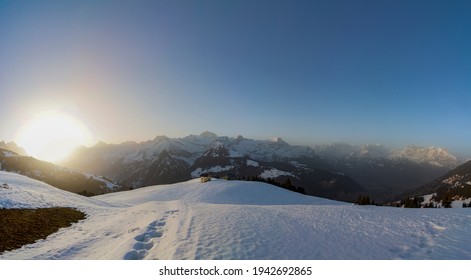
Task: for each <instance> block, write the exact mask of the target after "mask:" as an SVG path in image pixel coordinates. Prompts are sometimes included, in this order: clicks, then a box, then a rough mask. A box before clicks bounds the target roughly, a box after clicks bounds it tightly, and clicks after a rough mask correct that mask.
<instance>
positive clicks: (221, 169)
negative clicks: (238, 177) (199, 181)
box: [191, 165, 234, 178]
mask: <svg viewBox="0 0 471 280" xmlns="http://www.w3.org/2000/svg"><path fill="white" fill-rule="evenodd" d="M233 168H234V166H231V165H227V166H224V167H222V166H219V165H216V166H212V167H210V168H205V169H202V168H201V167H198V168H196V169H195V170H193V172H191V177H193V178H196V177H199V176H200V175H201V174H204V173H209V172H213V173H218V172H224V171H229V170H231V169H233Z"/></svg>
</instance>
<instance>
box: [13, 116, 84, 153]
mask: <svg viewBox="0 0 471 280" xmlns="http://www.w3.org/2000/svg"><path fill="white" fill-rule="evenodd" d="M16 138H17V142H18V144H19V145H20V146H21V147H23V148H24V149H25V150H26V152H27V153H28V154H29V155H31V156H33V157H35V158H38V159H41V160H46V161H51V162H58V161H60V160H62V159H64V158H65V157H67V156H68V155H69V154H70V153H71V152H72V151H73V150H74V149H75V148H76V147H78V146H80V145H88V144H90V142H91V141H92V138H93V137H92V134H91V132H90V130H89V129H88V128H87V127H86V126H85V125H84V124H82V123H81V122H80V121H78V120H77V119H75V118H73V117H72V116H70V115H67V114H64V113H61V112H57V111H50V112H43V113H41V114H38V115H36V116H34V117H33V118H32V119H31V120H30V121H28V122H27V123H26V124H25V125H24V126H23V127H21V130H20V131H19V133H18V135H17V137H16Z"/></svg>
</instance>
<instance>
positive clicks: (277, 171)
mask: <svg viewBox="0 0 471 280" xmlns="http://www.w3.org/2000/svg"><path fill="white" fill-rule="evenodd" d="M63 164H64V165H65V166H67V167H70V168H74V169H78V170H83V171H85V172H89V173H93V174H101V175H104V176H106V177H108V178H111V179H112V180H114V181H116V182H119V183H120V184H121V185H123V186H127V187H132V188H138V187H143V186H148V185H156V184H168V183H176V182H181V181H184V180H188V179H191V178H195V177H198V176H200V175H201V174H206V173H207V174H210V175H212V176H216V177H223V176H224V177H228V178H235V179H250V178H253V177H258V178H262V179H271V180H275V181H278V182H280V183H282V182H284V181H286V180H287V179H289V180H290V183H291V184H293V185H295V186H297V187H299V188H302V189H303V191H304V192H305V193H306V194H309V195H316V196H321V197H326V198H331V199H339V200H346V201H353V200H355V199H356V198H357V197H358V195H360V194H370V195H371V196H372V197H374V198H375V199H377V200H379V201H386V200H391V199H395V198H397V197H400V196H401V194H402V193H404V192H406V191H409V190H411V189H413V188H416V187H417V186H420V185H423V184H425V183H427V182H429V181H431V180H433V179H435V178H438V177H439V176H442V175H443V174H445V173H446V172H448V171H449V170H451V169H452V168H454V167H456V166H458V165H459V164H460V161H459V160H458V159H457V158H456V157H455V156H454V155H452V154H450V153H449V152H448V151H447V150H445V149H443V148H437V147H428V148H424V147H419V146H408V147H406V148H405V149H403V150H399V151H395V150H391V149H388V148H386V147H384V146H382V145H363V146H355V145H349V144H331V145H323V146H314V147H307V146H296V145H290V144H288V143H286V142H285V141H284V140H283V139H281V138H279V137H277V138H274V139H271V140H252V139H247V138H244V137H242V136H237V137H227V136H217V135H216V134H214V133H211V132H203V133H201V134H200V135H190V136H186V137H183V138H169V137H166V136H157V137H156V138H155V139H153V140H149V141H145V142H141V143H136V142H125V143H122V144H106V143H103V142H100V143H98V144H97V145H95V146H93V147H81V148H79V149H77V150H76V151H75V152H74V154H73V155H72V156H71V157H70V158H69V159H68V160H66V161H64V162H63Z"/></svg>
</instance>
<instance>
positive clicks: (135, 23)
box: [0, 0, 471, 155]
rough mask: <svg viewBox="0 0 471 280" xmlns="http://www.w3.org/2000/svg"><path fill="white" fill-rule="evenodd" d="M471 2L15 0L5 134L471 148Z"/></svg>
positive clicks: (1, 19) (0, 10) (7, 44)
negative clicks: (55, 126) (64, 127)
mask: <svg viewBox="0 0 471 280" xmlns="http://www.w3.org/2000/svg"><path fill="white" fill-rule="evenodd" d="M470 30H471V2H470V1H445V0H443V1H433V0H432V1H429V0H427V1H414V0H408V1H400V0H391V1H385V0H372V1H360V0H354V1H352V0H348V1H338V0H330V1H327V0H325V1H314V0H310V1H300V0H294V1H288V0H286V1H276V0H266V1H261V0H257V1H248V0H247V1H245V0H242V1H241V0H238V1H231V0H225V1H219V0H207V1H204V0H203V1H185V0H179V1H173V0H168V1H158V0H155V1H0V42H1V43H0V62H1V63H0V104H1V107H2V108H1V110H0V125H1V129H0V139H4V140H7V141H11V140H15V135H16V133H17V130H18V129H19V127H21V126H22V124H23V123H24V122H25V120H27V119H28V118H29V117H30V116H31V115H34V114H36V113H40V112H41V111H45V110H60V111H63V112H66V113H68V114H71V115H73V116H74V117H76V118H77V119H79V120H80V121H81V122H83V123H84V124H85V125H86V126H88V127H89V128H90V130H91V131H92V132H93V135H94V136H95V138H96V140H103V141H105V142H112V143H118V142H122V141H126V140H137V141H143V140H147V139H152V138H154V137H155V136H156V135H167V136H170V137H183V136H185V135H188V134H198V133H200V132H201V131H204V130H210V131H214V132H216V133H217V134H219V135H228V136H236V135H238V134H241V135H243V136H245V137H248V138H255V139H267V138H271V137H274V136H280V137H282V138H284V139H285V140H286V141H288V142H290V143H292V144H302V145H313V144H321V143H328V142H348V143H358V144H363V143H382V144H386V145H392V146H403V145H407V144H418V145H424V146H429V145H435V146H443V147H446V148H448V149H450V150H451V151H454V152H459V153H465V154H467V155H471V146H470V145H469V143H470V140H471V129H470V125H469V124H470V121H471V110H470V109H469V107H470V105H471V32H469V31H470Z"/></svg>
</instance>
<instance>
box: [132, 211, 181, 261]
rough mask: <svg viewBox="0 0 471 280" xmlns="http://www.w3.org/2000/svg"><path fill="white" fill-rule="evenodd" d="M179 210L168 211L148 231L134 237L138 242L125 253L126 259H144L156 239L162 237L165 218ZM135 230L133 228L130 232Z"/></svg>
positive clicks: (150, 225) (149, 226)
mask: <svg viewBox="0 0 471 280" xmlns="http://www.w3.org/2000/svg"><path fill="white" fill-rule="evenodd" d="M178 211H179V210H170V211H166V212H165V215H164V217H163V218H161V219H159V220H156V221H153V222H152V223H150V224H149V225H148V226H147V228H146V231H145V232H144V233H141V234H139V235H137V236H136V237H134V240H136V243H135V244H134V246H133V248H132V249H131V250H130V251H129V252H127V253H126V254H125V255H124V259H125V260H142V259H144V258H145V257H146V256H147V254H148V252H149V250H151V249H152V248H153V247H154V239H155V238H160V237H162V235H163V233H162V228H163V227H164V226H165V224H166V222H165V220H166V219H167V218H168V216H169V215H172V214H175V213H177V212H178ZM133 231H135V229H132V230H131V231H130V232H133Z"/></svg>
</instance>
